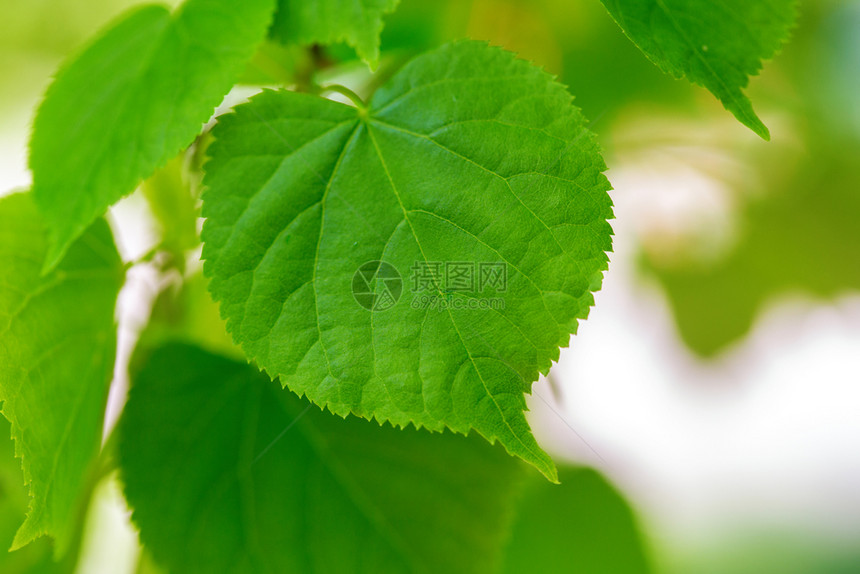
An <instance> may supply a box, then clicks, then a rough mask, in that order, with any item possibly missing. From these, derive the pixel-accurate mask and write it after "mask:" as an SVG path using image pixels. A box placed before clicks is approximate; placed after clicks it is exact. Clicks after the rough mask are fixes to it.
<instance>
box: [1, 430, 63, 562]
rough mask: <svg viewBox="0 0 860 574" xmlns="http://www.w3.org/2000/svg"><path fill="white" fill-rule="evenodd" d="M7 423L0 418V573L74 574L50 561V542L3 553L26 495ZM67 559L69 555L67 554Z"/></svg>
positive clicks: (20, 517)
mask: <svg viewBox="0 0 860 574" xmlns="http://www.w3.org/2000/svg"><path fill="white" fill-rule="evenodd" d="M10 435H11V429H10V427H9V421H7V420H6V419H5V418H3V417H0V572H4V573H6V574H60V573H69V574H70V573H71V572H73V571H74V568H73V567H70V566H74V563H71V564H69V562H71V561H70V560H64V561H63V563H62V564H60V563H57V562H54V559H53V557H52V552H51V541H50V540H48V539H47V538H45V539H42V540H38V541H36V542H35V543H33V544H30V545H29V546H27V548H22V549H20V550H18V551H17V552H6V551H5V550H6V549H7V548H9V547H10V546H11V545H12V540H13V539H14V538H15V532H16V531H17V530H18V527H19V526H21V522H23V521H24V519H25V518H26V513H27V506H28V505H29V501H30V496H29V494H28V493H27V487H26V486H24V480H23V477H22V475H21V461H19V460H17V459H16V458H15V452H14V445H15V443H14V442H13V441H12V439H11V438H10ZM70 557H72V555H71V554H70Z"/></svg>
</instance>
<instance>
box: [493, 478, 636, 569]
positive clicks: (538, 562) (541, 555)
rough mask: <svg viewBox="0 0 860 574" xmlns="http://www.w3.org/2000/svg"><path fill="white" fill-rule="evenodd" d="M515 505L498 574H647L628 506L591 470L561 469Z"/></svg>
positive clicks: (535, 484)
mask: <svg viewBox="0 0 860 574" xmlns="http://www.w3.org/2000/svg"><path fill="white" fill-rule="evenodd" d="M559 478H560V479H561V485H554V484H549V483H547V482H546V481H539V480H532V481H531V483H530V485H529V487H528V488H527V489H526V492H525V495H524V496H523V497H522V499H521V500H520V503H519V505H518V510H517V517H516V520H515V521H514V524H513V528H512V529H511V540H510V543H509V544H508V547H507V551H506V553H505V561H504V564H505V567H504V570H503V572H505V573H510V574H520V573H522V572H565V573H567V574H580V573H581V574H594V573H595V572H607V573H609V572H611V573H616V572H617V573H623V574H647V573H648V572H652V571H653V568H652V566H651V560H650V558H649V557H648V553H647V551H646V548H645V544H644V542H643V540H642V535H641V533H640V531H639V528H638V525H637V524H636V517H635V516H634V514H633V511H632V510H631V508H630V506H629V505H628V503H627V501H625V500H624V498H623V497H622V496H621V494H619V493H618V491H616V490H615V488H614V487H613V486H612V485H611V484H609V482H607V480H606V479H605V478H603V477H602V476H601V475H600V474H598V473H597V472H596V471H594V470H591V469H587V468H563V469H562V470H561V472H559Z"/></svg>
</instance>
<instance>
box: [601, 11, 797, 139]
mask: <svg viewBox="0 0 860 574" xmlns="http://www.w3.org/2000/svg"><path fill="white" fill-rule="evenodd" d="M602 2H603V4H604V5H605V6H606V9H607V10H609V13H610V14H612V17H613V18H615V21H616V22H617V23H618V25H619V26H621V29H622V30H624V33H625V34H627V36H628V37H629V38H630V39H631V40H632V41H633V43H634V44H636V45H637V46H638V47H639V49H640V50H642V52H644V53H645V55H646V56H647V57H648V58H649V59H650V60H651V61H652V62H654V64H656V65H657V66H658V67H659V68H660V69H661V70H663V71H664V72H666V73H667V74H671V75H672V76H674V77H675V78H681V77H685V76H686V77H687V79H689V80H690V81H691V82H693V83H695V84H699V85H700V86H704V87H705V88H707V89H708V90H710V91H711V93H713V94H714V95H715V96H717V98H718V99H719V100H720V101H721V102H722V103H723V106H725V108H726V109H727V110H728V111H730V112H731V113H732V114H734V116H735V117H736V118H737V119H738V120H739V121H740V122H741V123H742V124H744V125H745V126H747V127H749V128H750V129H751V130H752V131H754V132H755V133H757V134H758V135H759V136H761V137H762V138H764V139H765V140H769V139H770V132H769V131H768V129H767V127H765V125H764V124H763V123H762V122H761V120H760V119H759V118H758V116H757V115H756V114H755V112H754V111H753V108H752V104H751V103H750V101H749V99H748V98H747V97H746V95H744V93H743V91H742V89H743V88H745V87H746V85H747V83H748V82H749V76H754V75H756V74H758V72H759V70H760V69H761V62H762V60H766V59H769V58H772V57H773V56H774V54H776V52H777V51H778V50H779V48H780V46H782V44H783V43H784V42H785V40H786V39H787V38H788V34H789V31H790V30H791V27H792V25H793V24H794V21H795V19H796V15H797V14H796V1H795V0H721V1H720V2H714V1H713V0H602Z"/></svg>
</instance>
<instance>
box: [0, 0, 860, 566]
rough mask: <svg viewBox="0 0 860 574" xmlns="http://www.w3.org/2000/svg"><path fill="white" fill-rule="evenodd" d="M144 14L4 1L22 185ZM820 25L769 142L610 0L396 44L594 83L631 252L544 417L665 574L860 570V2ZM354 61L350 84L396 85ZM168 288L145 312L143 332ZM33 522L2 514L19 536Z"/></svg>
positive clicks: (485, 13) (775, 116)
mask: <svg viewBox="0 0 860 574" xmlns="http://www.w3.org/2000/svg"><path fill="white" fill-rule="evenodd" d="M137 3H139V2H136V1H135V0H87V1H86V2H81V1H80V0H3V5H2V10H0V12H2V17H0V193H5V192H8V191H11V190H14V189H21V188H26V187H27V186H28V185H29V182H30V175H29V173H28V171H27V168H26V153H27V152H26V144H27V139H28V136H29V126H30V123H31V120H32V117H33V114H34V110H35V107H36V106H37V105H38V102H39V100H40V98H41V94H42V92H43V90H44V88H45V87H46V86H47V84H48V82H49V81H50V77H51V74H52V73H53V72H54V70H55V69H56V66H57V65H58V64H59V62H60V61H61V60H62V58H63V57H65V56H66V55H68V54H69V53H70V52H72V51H74V50H75V49H77V48H79V47H80V46H81V45H82V43H84V42H85V41H86V39H87V37H88V36H90V35H91V34H93V33H94V32H95V31H96V30H97V29H98V28H99V27H101V26H102V25H104V24H105V23H107V22H109V21H110V20H111V19H112V18H114V17H115V16H116V15H117V14H119V13H120V12H121V11H122V10H124V9H125V8H127V7H128V6H130V5H133V4H137ZM799 13H800V16H799V19H798V24H797V28H796V29H795V31H794V33H793V37H792V39H791V40H790V42H789V43H788V44H787V45H786V47H785V48H784V50H783V52H782V53H781V54H780V55H779V56H778V57H777V58H776V59H775V60H773V61H771V62H767V63H766V64H765V67H764V70H763V72H762V74H761V76H759V77H756V78H753V79H752V81H751V85H750V88H749V90H748V94H749V95H750V97H751V99H752V101H753V104H754V106H755V107H756V109H757V111H758V112H759V114H760V116H761V117H762V119H763V120H764V122H765V123H766V124H767V125H768V126H769V127H770V129H771V133H772V141H771V142H769V143H767V142H764V141H762V140H760V139H759V138H758V137H757V136H755V135H754V134H753V133H752V132H750V131H749V130H747V129H746V128H744V127H743V126H742V125H740V124H739V123H738V122H737V121H735V119H734V118H733V117H732V116H731V115H730V114H729V113H728V112H726V111H725V110H723V109H722V108H721V106H720V105H719V103H718V102H717V101H716V100H715V98H714V97H713V96H712V95H711V94H710V93H708V92H706V91H705V90H703V89H701V88H698V87H696V86H692V85H690V84H689V83H688V82H686V81H678V80H673V79H672V78H670V77H668V76H665V75H663V74H662V73H661V72H660V71H659V70H658V69H657V68H656V67H654V66H653V65H652V64H651V63H650V62H648V61H647V60H646V58H645V57H644V56H643V55H642V54H641V53H640V52H639V51H638V49H637V48H635V46H633V44H632V43H630V42H629V41H628V40H627V38H626V37H625V36H624V35H623V34H622V33H621V31H620V29H619V28H618V27H617V26H616V25H615V23H614V22H613V21H612V20H611V18H610V17H609V15H608V14H607V13H606V11H605V10H604V8H603V6H602V5H601V4H600V3H599V1H598V0H434V1H433V2H429V1H427V0H402V3H401V6H400V8H399V10H398V11H397V12H396V13H395V14H394V15H392V16H390V17H389V18H388V19H387V25H386V29H385V32H384V33H383V41H382V48H383V54H384V56H385V57H384V60H383V64H382V72H381V73H382V74H383V75H384V74H385V73H386V70H388V69H394V68H396V66H397V65H398V63H400V62H402V61H403V59H404V58H407V57H408V56H409V55H410V54H413V53H415V52H417V51H420V50H423V49H428V48H432V47H435V46H437V45H439V44H441V43H443V42H445V41H448V40H450V39H453V38H459V37H472V38H479V39H486V40H489V41H491V42H492V43H494V44H498V45H501V46H504V47H506V48H508V49H510V50H513V51H515V52H518V53H520V54H521V56H522V57H524V58H527V59H530V60H533V61H535V62H536V63H538V64H540V65H542V66H543V67H545V68H546V69H547V70H548V71H550V72H551V73H553V74H556V75H558V77H559V79H560V81H562V82H563V83H565V84H566V85H568V86H569V87H570V90H571V92H572V93H573V94H574V96H575V97H576V103H577V105H578V106H580V107H581V108H582V109H583V111H584V113H585V115H586V116H587V117H588V118H589V119H590V121H591V126H592V129H593V130H594V131H595V132H596V133H597V134H598V137H599V140H600V142H601V144H602V146H603V148H604V151H605V156H606V161H607V164H608V165H609V171H608V176H609V179H610V180H611V182H612V183H613V185H614V187H615V191H614V192H613V193H612V197H613V199H614V201H615V205H616V220H615V221H614V222H613V226H614V229H615V232H616V239H615V252H614V254H613V255H612V257H611V265H610V270H609V272H608V274H607V276H606V279H605V282H604V289H603V291H601V292H600V293H599V294H598V295H597V297H596V299H597V305H596V308H595V309H594V310H593V311H592V314H591V317H590V318H589V320H588V321H586V322H585V323H584V324H583V325H582V326H581V328H580V332H579V334H578V335H577V336H575V337H574V338H573V339H572V345H571V347H570V348H569V349H567V350H564V351H563V352H562V357H561V360H560V361H559V364H558V365H556V366H555V367H554V368H553V370H552V372H551V376H550V378H549V379H548V380H541V381H540V382H539V383H538V384H537V385H536V387H535V393H534V396H533V397H532V400H531V401H530V405H531V408H532V422H533V425H534V427H535V429H536V432H537V433H538V435H539V436H538V439H539V440H540V441H541V442H542V444H545V445H546V446H547V447H548V449H549V450H550V451H551V452H552V453H553V454H554V455H555V456H557V457H558V458H559V459H563V460H569V461H571V462H574V463H579V464H585V465H590V466H593V467H594V468H596V469H598V470H599V471H600V472H602V473H603V474H605V475H606V476H608V477H609V478H610V479H611V480H612V481H613V482H614V483H615V484H616V485H617V487H618V488H619V489H620V490H621V491H622V492H623V494H624V495H625V496H626V497H627V498H628V500H629V501H630V502H631V504H632V506H633V507H634V508H635V509H636V511H637V512H638V514H639V517H640V520H639V521H640V524H641V527H642V530H643V533H644V536H645V539H646V540H647V543H648V546H649V548H650V552H651V555H652V556H653V560H654V563H655V570H656V571H658V572H667V573H678V574H682V573H717V572H726V573H728V572H732V573H735V572H737V573H747V572H749V573H760V572H775V573H831V572H832V573H837V572H843V573H849V572H860V225H858V223H860V96H858V94H860V2H857V1H852V0H803V1H801V2H800V4H799ZM331 53H332V56H333V57H334V58H335V59H343V60H349V59H350V58H351V54H350V53H349V51H348V50H347V49H345V48H343V47H339V48H337V47H336V48H335V49H333V50H332V52H331ZM347 68H348V66H347ZM347 68H339V69H338V70H336V71H335V72H333V73H336V74H341V76H342V77H340V78H339V80H340V81H342V82H344V83H349V82H350V81H353V82H355V83H356V84H357V85H356V86H355V87H356V89H361V88H362V87H363V88H364V89H367V87H368V85H372V83H373V81H374V80H372V79H371V80H369V82H370V83H369V84H368V79H367V74H366V73H365V72H363V71H362V70H361V69H360V66H355V67H354V69H353V71H352V72H349V71H347V72H344V69H347ZM243 94H244V92H239V93H238V95H237V97H241V96H242V95H243ZM112 214H113V219H114V220H115V221H116V222H118V223H119V225H116V229H117V230H121V232H120V235H119V240H120V242H121V248H122V249H123V250H124V255H125V256H126V257H127V258H128V259H129V260H133V259H135V257H136V256H138V255H140V254H141V253H143V252H145V251H146V250H147V248H148V246H149V244H148V242H149V243H151V237H152V235H153V224H152V221H151V217H149V215H148V214H147V213H146V209H145V202H144V201H142V200H141V198H140V197H137V196H132V197H131V198H129V199H127V200H124V201H123V202H122V203H121V204H120V205H119V206H117V207H115V208H114V209H113V210H112ZM150 279H151V278H148V277H147V276H146V273H142V274H138V276H133V277H132V284H131V285H130V286H129V288H128V289H127V293H126V294H125V295H124V297H123V300H124V301H126V302H127V303H126V308H124V309H122V314H121V317H122V319H123V323H122V328H123V329H124V330H125V331H126V332H127V333H133V332H134V331H135V329H136V328H138V327H139V325H137V324H136V322H137V323H139V322H140V321H142V320H143V319H142V317H143V318H145V317H146V315H147V313H148V310H141V309H136V308H135V304H134V303H128V302H129V301H131V302H134V301H138V300H140V298H141V297H143V298H144V299H145V298H146V296H147V295H148V296H149V297H150V298H151V297H152V296H154V293H155V292H156V291H157V286H154V285H152V284H151V282H148V281H150ZM129 291H130V292H131V294H129V293H128V292H129ZM141 294H142V295H141ZM131 339H133V337H131V336H130V335H128V336H126V338H125V340H126V343H125V344H126V346H127V347H129V346H130V342H129V341H130V340H131ZM127 351H128V348H127V349H126V352H127ZM126 354H127V353H126ZM122 384H123V381H121V380H120V381H118V382H117V385H118V386H119V387H120V390H119V391H117V392H115V393H114V395H112V399H113V402H112V407H113V409H114V410H113V412H112V413H111V415H110V416H111V417H115V416H116V412H117V411H118V409H119V408H120V407H121V397H122V394H123V393H122V392H121V386H122ZM115 390H116V389H115ZM117 397H119V398H117ZM5 434H8V433H5ZM4 448H6V447H5V443H4ZM4 472H5V471H4ZM7 474H8V473H7ZM15 482H16V476H15V475H14V472H13V474H12V475H10V476H5V475H2V476H0V485H2V486H3V490H2V492H0V497H2V498H0V503H2V504H0V514H3V515H4V516H5V515H6V514H8V512H6V510H7V509H8V508H12V509H14V510H15V511H16V512H22V511H23V510H24V509H25V508H26V497H23V498H22V497H21V496H18V494H17V493H13V492H11V490H9V489H7V488H6V486H7V485H13V484H15ZM10 488H11V487H10ZM16 488H17V486H16ZM94 505H95V510H96V511H95V512H94V513H93V516H92V518H91V524H90V528H89V531H88V532H87V535H86V538H87V539H86V540H85V542H84V543H85V547H86V550H85V553H84V556H83V558H82V560H83V562H82V564H83V566H81V568H80V569H79V570H80V571H84V572H87V573H90V572H109V573H111V574H118V573H120V572H125V571H132V570H131V566H129V568H128V569H126V570H123V568H124V566H123V564H129V565H130V564H133V563H135V558H133V557H134V556H135V555H136V552H137V547H136V541H135V535H134V531H133V528H131V527H130V525H129V524H128V517H127V514H128V512H127V509H125V507H124V504H123V502H122V499H121V495H120V494H119V492H118V490H117V488H116V485H115V484H112V483H108V484H106V485H105V486H103V487H102V488H100V490H99V492H98V495H97V497H96V499H95V501H94ZM16 527H17V524H11V523H10V524H8V525H7V524H5V523H2V521H0V535H2V540H0V542H2V543H3V544H6V543H7V542H6V541H7V539H8V540H11V537H12V533H14V530H15V528H16ZM129 557H132V558H129ZM25 559H26V557H24V558H23V559H22V560H25ZM574 559H575V558H574ZM11 571H15V570H10V572H11Z"/></svg>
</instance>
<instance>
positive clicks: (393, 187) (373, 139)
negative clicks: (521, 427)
mask: <svg viewBox="0 0 860 574" xmlns="http://www.w3.org/2000/svg"><path fill="white" fill-rule="evenodd" d="M364 123H365V125H366V126H367V134H368V136H369V137H370V140H371V142H372V143H373V147H374V149H375V150H376V154H377V156H378V157H379V162H380V164H381V165H382V169H383V170H384V171H385V175H386V176H387V178H388V181H389V183H390V184H391V190H392V192H393V193H394V195H395V197H396V198H397V203H398V205H399V206H400V209H401V210H402V211H403V217H404V219H405V220H406V223H407V224H408V225H409V229H410V230H411V231H412V236H413V237H414V239H415V243H416V245H418V250H419V251H421V256H422V257H423V258H424V261H425V263H429V260H428V258H427V255H426V253H425V252H424V248H423V247H422V246H421V242H420V241H419V239H418V233H417V232H416V231H415V227H414V226H413V225H412V220H410V219H409V212H408V210H407V209H406V207H405V206H404V205H403V200H402V198H401V197H400V193H399V192H398V191H397V186H396V185H395V184H394V179H393V178H392V177H391V172H390V171H389V169H388V166H387V164H386V163H385V159H384V158H383V156H382V150H381V149H380V148H379V144H378V143H377V141H376V136H374V135H373V129H372V128H371V126H370V122H369V121H367V120H364ZM446 310H447V312H448V317H449V318H450V319H451V325H452V326H453V327H454V331H455V332H456V333H457V337H458V338H459V339H460V344H462V345H463V349H464V350H465V351H466V355H467V356H468V357H469V361H470V362H471V363H472V368H474V369H475V374H476V375H478V380H479V381H481V385H482V386H483V387H484V392H485V393H486V394H487V396H488V397H489V398H490V400H491V401H493V405H494V406H495V407H496V410H498V411H499V415H500V416H501V417H502V422H503V423H504V424H505V427H507V429H508V430H509V431H510V433H511V435H512V436H513V437H514V439H515V440H516V441H517V442H518V443H519V444H520V445H521V446H522V447H523V448H525V449H526V451H528V452H529V453H530V454H531V455H532V456H534V457H535V459H536V460H541V459H542V457H541V456H539V454H537V453H536V452H535V451H534V450H533V449H531V448H530V447H529V446H528V445H526V444H525V443H524V442H523V440H522V438H521V437H520V436H519V434H518V433H516V432H515V431H514V429H513V427H511V425H510V423H509V422H508V419H507V417H506V416H505V412H504V411H503V410H502V407H501V405H499V402H498V401H497V400H496V397H495V396H494V395H493V393H491V392H490V389H489V387H488V386H487V383H486V381H484V377H483V375H482V374H481V371H480V370H479V369H478V365H477V363H476V362H475V358H474V357H473V356H472V352H471V351H470V350H469V347H468V346H467V345H466V341H465V339H463V335H462V333H461V332H460V329H459V327H457V322H456V321H455V320H454V315H453V313H451V310H450V309H446Z"/></svg>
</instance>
